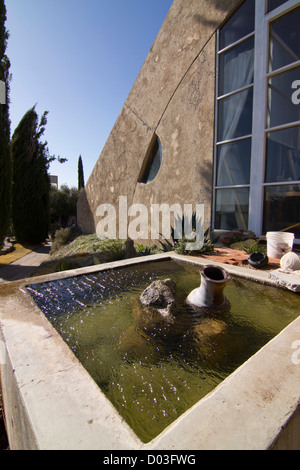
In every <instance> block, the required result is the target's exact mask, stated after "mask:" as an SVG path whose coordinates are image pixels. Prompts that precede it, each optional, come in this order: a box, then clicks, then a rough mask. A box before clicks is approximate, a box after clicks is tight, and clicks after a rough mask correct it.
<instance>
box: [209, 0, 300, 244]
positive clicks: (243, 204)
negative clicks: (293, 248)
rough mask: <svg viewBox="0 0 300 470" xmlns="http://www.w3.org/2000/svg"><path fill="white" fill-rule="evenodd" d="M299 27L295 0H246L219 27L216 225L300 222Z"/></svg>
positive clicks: (266, 227)
mask: <svg viewBox="0 0 300 470" xmlns="http://www.w3.org/2000/svg"><path fill="white" fill-rule="evenodd" d="M266 7H267V8H266ZM278 7H279V8H278ZM265 8H266V10H265ZM275 10H276V11H275ZM299 26H300V7H299V2H296V1H295V0H285V1H282V0H281V1H280V0H268V2H263V1H262V0H245V1H244V2H243V4H242V5H241V6H240V8H239V9H238V10H236V11H235V13H234V14H233V16H232V17H231V18H230V19H229V20H228V22H227V23H226V24H225V25H224V26H223V27H222V28H221V29H220V30H219V33H218V55H217V60H218V77H217V88H216V89H217V104H216V113H217V116H216V134H215V135H216V147H215V148H216V150H215V197H214V201H215V203H214V208H215V211H214V229H221V230H233V229H242V230H254V231H255V232H256V234H257V235H258V236H259V235H265V233H266V231H270V230H281V229H283V228H285V229H287V228H288V227H290V226H291V225H294V224H296V223H300V27H299ZM267 45H268V46H267ZM291 231H294V233H295V234H296V237H297V236H298V238H299V239H300V227H299V228H297V227H296V228H294V227H293V228H292V229H291Z"/></svg>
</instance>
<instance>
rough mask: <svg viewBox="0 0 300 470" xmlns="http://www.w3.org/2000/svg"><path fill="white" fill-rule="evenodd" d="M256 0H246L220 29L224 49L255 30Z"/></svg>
mask: <svg viewBox="0 0 300 470" xmlns="http://www.w3.org/2000/svg"><path fill="white" fill-rule="evenodd" d="M254 18H255V0H246V1H245V2H244V3H243V5H242V6H241V7H240V8H239V9H238V10H237V11H236V13H235V14H234V15H233V16H232V17H231V18H230V19H229V20H228V21H227V23H226V24H225V25H224V26H223V28H222V29H221V31H220V47H219V50H221V49H223V48H224V47H226V46H229V44H233V43H234V42H235V41H237V40H238V39H241V38H243V37H244V36H246V35H247V34H249V33H252V32H253V31H254Z"/></svg>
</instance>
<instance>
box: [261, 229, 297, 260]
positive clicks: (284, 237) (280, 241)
mask: <svg viewBox="0 0 300 470" xmlns="http://www.w3.org/2000/svg"><path fill="white" fill-rule="evenodd" d="M294 238H295V235H294V234H293V233H290V232H267V255H268V257H269V258H277V259H281V257H282V256H283V255H285V254H286V253H289V252H290V251H292V249H293V244H294Z"/></svg>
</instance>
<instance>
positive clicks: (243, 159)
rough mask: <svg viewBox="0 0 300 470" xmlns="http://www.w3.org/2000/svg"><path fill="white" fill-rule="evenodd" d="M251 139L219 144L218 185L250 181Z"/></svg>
mask: <svg viewBox="0 0 300 470" xmlns="http://www.w3.org/2000/svg"><path fill="white" fill-rule="evenodd" d="M250 160H251V139H245V140H239V141H238V142H232V143H230V144H222V145H219V146H218V154H217V186H232V185H236V184H249V183H250Z"/></svg>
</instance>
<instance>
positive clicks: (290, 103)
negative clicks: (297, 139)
mask: <svg viewBox="0 0 300 470" xmlns="http://www.w3.org/2000/svg"><path fill="white" fill-rule="evenodd" d="M299 78H300V67H295V68H293V69H291V70H289V71H288V72H284V73H280V74H278V75H275V77H272V78H270V79H269V93H268V94H269V97H268V116H267V126H268V127H274V126H279V125H281V124H288V123H289V122H295V121H299V120H300V106H299V103H298V101H299V100H298V99H296V95H297V96H299V91H297V90H298V88H299V86H298V87H296V85H297V84H298V82H299Z"/></svg>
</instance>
